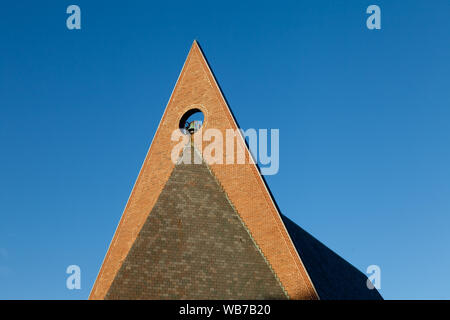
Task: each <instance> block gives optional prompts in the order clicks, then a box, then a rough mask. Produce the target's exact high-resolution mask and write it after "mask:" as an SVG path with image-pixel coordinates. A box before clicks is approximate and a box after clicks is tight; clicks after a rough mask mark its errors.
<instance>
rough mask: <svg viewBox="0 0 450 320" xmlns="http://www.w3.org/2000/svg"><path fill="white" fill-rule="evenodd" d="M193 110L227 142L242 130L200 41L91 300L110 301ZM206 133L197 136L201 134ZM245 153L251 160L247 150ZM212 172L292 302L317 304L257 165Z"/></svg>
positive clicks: (224, 167)
mask: <svg viewBox="0 0 450 320" xmlns="http://www.w3.org/2000/svg"><path fill="white" fill-rule="evenodd" d="M192 108H198V109H201V110H202V111H203V113H204V115H205V121H204V124H203V127H202V129H205V128H206V129H208V128H215V129H219V130H221V131H222V134H223V136H224V137H225V136H226V133H225V130H226V129H237V125H236V122H235V120H234V118H233V116H232V114H231V112H230V109H229V108H228V106H227V104H226V102H225V99H224V97H223V96H222V93H221V91H220V89H219V87H218V85H217V83H216V81H215V79H214V76H213V74H212V72H211V70H210V69H209V67H208V64H207V62H206V60H205V58H204V56H203V54H202V52H201V50H200V48H199V46H198V44H197V42H195V41H194V43H193V45H192V47H191V50H190V52H189V55H188V57H187V59H186V62H185V64H184V66H183V70H182V71H181V74H180V77H179V79H178V81H177V84H176V86H175V89H174V91H173V93H172V95H171V97H170V100H169V103H168V105H167V107H166V110H165V112H164V115H163V117H162V120H161V122H160V124H159V127H158V129H157V131H156V134H155V137H154V139H153V142H152V144H151V147H150V150H149V152H148V154H147V156H146V159H145V161H144V164H143V166H142V168H141V171H140V173H139V176H138V178H137V181H136V184H135V186H134V188H133V191H132V193H131V195H130V198H129V200H128V203H127V205H126V207H125V211H124V213H123V215H122V218H121V220H120V223H119V226H118V227H117V230H116V232H115V234H114V238H113V240H112V242H111V244H110V247H109V249H108V252H107V254H106V257H105V259H104V261H103V265H102V267H101V269H100V272H99V274H98V277H97V279H96V281H95V284H94V287H93V289H92V291H91V294H90V297H89V298H90V299H104V298H105V296H106V294H107V292H108V290H109V288H110V286H111V284H112V283H113V280H114V278H115V277H116V275H117V273H118V271H119V269H120V268H121V266H122V263H123V262H124V260H125V259H126V257H127V255H128V253H129V251H130V248H131V247H132V245H133V243H134V242H135V240H136V238H137V236H138V234H139V232H140V230H141V228H142V226H143V225H144V223H145V221H146V220H147V217H148V215H149V214H150V212H151V211H152V209H153V207H154V206H155V203H156V201H157V200H158V198H159V196H160V194H161V191H162V190H163V188H164V186H165V184H166V182H167V181H168V179H169V177H170V175H171V173H172V171H173V170H174V166H175V165H174V163H173V162H172V161H171V150H172V147H173V146H174V145H175V144H177V142H176V141H171V138H170V137H171V134H172V132H173V130H175V129H177V128H178V124H179V120H180V118H181V117H182V116H183V114H184V113H185V112H186V111H187V110H190V109H192ZM202 129H201V130H199V131H198V132H197V133H195V134H202ZM237 143H238V144H240V145H241V146H244V147H245V143H244V141H243V139H242V138H241V137H239V138H238V139H237ZM199 149H201V148H199ZM245 152H246V156H247V157H249V152H248V150H247V148H246V147H245ZM210 169H211V171H212V173H213V174H214V176H215V177H216V178H217V180H218V181H219V183H220V185H221V187H222V188H223V190H224V191H225V193H226V195H227V197H228V199H229V200H230V202H231V203H232V205H233V207H234V208H235V210H236V211H237V213H238V214H239V216H240V218H241V220H242V221H243V223H244V224H245V226H246V227H247V228H248V230H249V232H250V233H251V236H252V238H253V239H254V241H255V242H256V245H257V246H258V247H259V248H260V250H261V252H262V254H263V255H264V257H265V258H266V260H267V261H268V263H269V264H270V266H271V268H272V270H273V271H274V272H275V274H276V276H277V278H278V279H279V280H280V282H281V284H282V286H283V288H284V289H285V290H286V292H287V294H288V296H289V298H291V299H318V295H317V293H316V291H315V289H314V286H313V285H312V282H311V280H310V278H309V276H308V273H307V272H306V269H305V267H304V265H303V263H302V261H301V259H300V256H299V253H298V252H297V250H296V248H295V247H294V245H293V243H292V241H291V238H290V237H289V234H288V233H287V231H286V228H285V226H284V224H283V221H282V220H281V217H280V213H279V212H278V210H277V208H276V206H275V204H274V202H273V201H272V198H271V196H270V194H269V192H268V190H267V187H266V185H265V183H264V181H263V180H262V178H261V176H260V174H259V172H258V169H257V167H256V166H255V165H254V164H252V163H249V164H213V165H211V166H210ZM299 250H301V248H299Z"/></svg>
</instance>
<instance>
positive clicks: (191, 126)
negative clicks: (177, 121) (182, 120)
mask: <svg viewBox="0 0 450 320" xmlns="http://www.w3.org/2000/svg"><path fill="white" fill-rule="evenodd" d="M187 130H188V131H189V133H190V134H193V133H194V132H195V121H192V122H191V123H189V125H188V128H187Z"/></svg>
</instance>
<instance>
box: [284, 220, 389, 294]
mask: <svg viewBox="0 0 450 320" xmlns="http://www.w3.org/2000/svg"><path fill="white" fill-rule="evenodd" d="M281 218H282V219H283V222H284V224H285V226H286V229H287V230H288V232H289V235H290V236H291V239H292V241H293V242H294V245H295V247H296V248H297V251H298V253H299V255H300V258H301V259H302V261H303V264H304V266H305V268H306V270H307V271H308V274H309V276H310V278H311V281H312V282H313V284H314V287H315V288H316V290H317V293H318V295H319V298H320V299H322V300H346V299H364V300H373V299H376V300H378V299H383V298H382V297H381V295H380V294H379V292H378V291H377V290H376V289H372V290H370V289H368V288H367V284H366V281H367V276H366V275H365V274H363V273H362V272H361V271H359V270H358V269H356V268H355V267H354V266H352V265H351V264H350V263H348V262H347V261H345V260H344V259H343V258H341V257H340V256H339V255H337V254H336V253H335V252H333V251H332V250H330V249H329V248H328V247H327V246H325V245H324V244H322V243H321V242H320V241H319V240H317V239H316V238H314V237H313V236H312V235H310V234H309V233H308V232H306V231H305V230H303V229H302V228H300V227H299V226H298V225H296V224H295V223H294V222H293V221H292V220H290V219H289V218H287V217H286V216H283V215H281Z"/></svg>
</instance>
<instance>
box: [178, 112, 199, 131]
mask: <svg viewBox="0 0 450 320" xmlns="http://www.w3.org/2000/svg"><path fill="white" fill-rule="evenodd" d="M204 120H205V116H204V115H203V112H202V111H201V110H200V109H197V108H194V109H191V110H188V111H187V112H186V113H185V114H184V115H183V116H182V117H181V119H180V123H179V128H180V130H181V132H183V133H184V134H194V133H195V132H197V131H198V130H199V129H200V128H201V127H202V125H203V121H204Z"/></svg>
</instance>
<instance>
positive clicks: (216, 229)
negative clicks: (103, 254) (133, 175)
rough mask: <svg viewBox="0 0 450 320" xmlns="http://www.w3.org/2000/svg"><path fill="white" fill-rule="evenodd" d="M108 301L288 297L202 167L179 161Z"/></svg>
mask: <svg viewBox="0 0 450 320" xmlns="http://www.w3.org/2000/svg"><path fill="white" fill-rule="evenodd" d="M106 299H287V295H286V293H285V291H284V289H283V288H282V286H281V283H280V282H279V281H278V278H277V277H276V275H275V274H274V273H273V271H272V269H271V268H270V265H269V264H268V263H267V261H266V260H265V258H264V256H263V255H262V254H261V252H260V251H259V249H258V247H257V246H256V244H255V242H254V241H253V239H252V237H251V236H250V234H249V232H248V231H247V229H246V228H245V226H244V224H243V223H242V221H241V220H240V218H239V216H238V214H237V213H236V211H235V210H234V208H233V207H232V205H231V204H230V202H229V201H228V199H227V197H226V195H225V192H224V191H223V190H222V189H221V187H220V186H219V184H218V183H217V181H216V180H215V177H214V176H213V175H212V174H211V172H210V171H209V169H208V168H207V166H206V165H205V164H204V163H201V164H198V165H193V164H191V165H186V164H183V163H180V164H177V165H176V166H175V169H174V171H173V172H172V174H171V176H170V178H169V180H168V181H167V183H166V185H165V187H164V189H163V190H162V192H161V194H160V196H159V198H158V200H157V202H156V203H155V206H154V207H153V209H152V211H151V212H150V214H149V216H148V218H147V220H146V222H145V223H144V225H143V227H142V229H141V231H140V233H139V235H138V237H137V239H136V241H135V242H134V244H133V246H132V247H131V249H130V252H129V253H128V255H127V257H126V259H125V261H124V263H123V264H122V266H121V268H120V270H119V271H118V273H117V275H116V277H115V279H114V280H113V283H112V285H111V287H110V289H109V291H108V293H107V295H106Z"/></svg>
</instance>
